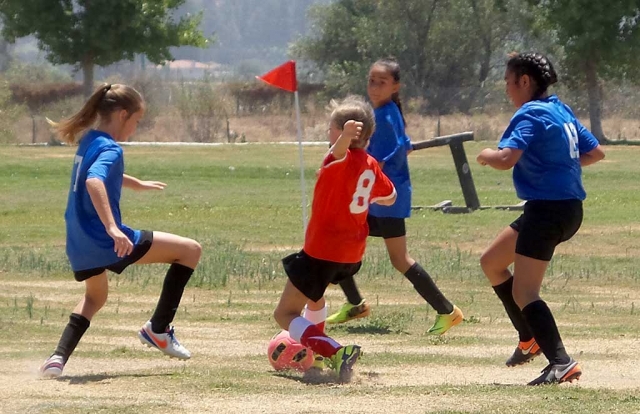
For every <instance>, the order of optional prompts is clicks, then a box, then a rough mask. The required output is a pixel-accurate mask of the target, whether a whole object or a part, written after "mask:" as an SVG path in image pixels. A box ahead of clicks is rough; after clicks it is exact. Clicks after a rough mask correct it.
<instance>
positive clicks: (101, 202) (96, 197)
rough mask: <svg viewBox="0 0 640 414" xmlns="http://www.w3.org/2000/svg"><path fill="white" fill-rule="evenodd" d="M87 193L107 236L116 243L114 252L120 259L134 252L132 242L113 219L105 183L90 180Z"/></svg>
mask: <svg viewBox="0 0 640 414" xmlns="http://www.w3.org/2000/svg"><path fill="white" fill-rule="evenodd" d="M86 184H87V192H88V193H89V197H91V203H92V204H93V207H94V208H95V209H96V212H97V213H98V217H100V221H101V222H102V224H103V225H104V228H105V229H106V230H107V234H109V237H111V238H112V239H113V241H114V251H115V252H116V254H117V255H118V257H124V256H126V255H128V254H130V253H131V251H132V250H133V243H131V240H129V238H128V237H127V236H126V235H125V234H124V233H123V232H122V231H121V230H120V229H119V228H118V226H117V225H116V221H115V219H114V218H113V212H112V211H111V206H110V205H109V197H108V196H107V189H106V188H105V186H104V183H103V182H102V181H101V180H100V179H98V178H89V179H87V181H86Z"/></svg>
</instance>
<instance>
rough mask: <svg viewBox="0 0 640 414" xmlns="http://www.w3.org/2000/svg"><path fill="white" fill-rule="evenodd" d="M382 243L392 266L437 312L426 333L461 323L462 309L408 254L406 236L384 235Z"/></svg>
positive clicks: (440, 330)
mask: <svg viewBox="0 0 640 414" xmlns="http://www.w3.org/2000/svg"><path fill="white" fill-rule="evenodd" d="M403 222H404V221H403ZM403 233H404V232H403ZM384 243H385V245H386V247H387V252H388V253H389V259H390V260H391V264H392V265H393V267H395V268H396V269H397V270H398V271H399V272H400V273H402V274H403V275H404V276H405V277H406V278H407V279H408V280H409V281H410V282H411V284H412V285H413V288H414V289H415V290H416V292H418V293H419V294H420V296H422V298H423V299H424V300H425V301H427V303H428V304H429V305H430V306H431V307H432V308H434V309H435V310H436V312H437V315H436V319H435V322H434V324H433V326H432V327H431V328H430V329H429V331H428V333H430V334H434V335H442V334H444V333H445V332H447V331H448V330H449V329H450V328H452V327H454V326H456V325H458V324H459V323H461V322H462V319H463V315H462V311H461V310H460V309H459V308H458V307H457V306H455V305H454V304H453V303H451V302H449V300H447V298H446V297H445V296H444V294H442V292H441V291H440V289H438V286H436V284H435V282H434V281H433V279H432V278H431V276H430V275H429V273H427V271H426V270H424V269H423V268H422V266H420V264H419V263H418V262H416V261H415V260H413V258H411V256H409V252H408V251H407V236H406V235H402V236H398V237H389V238H387V237H385V239H384Z"/></svg>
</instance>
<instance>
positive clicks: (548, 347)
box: [522, 300, 571, 364]
mask: <svg viewBox="0 0 640 414" xmlns="http://www.w3.org/2000/svg"><path fill="white" fill-rule="evenodd" d="M522 314H523V315H524V317H525V319H526V320H527V323H528V324H529V327H530V328H531V332H533V336H534V337H535V338H536V342H537V343H538V346H540V349H542V352H543V353H544V355H545V356H546V357H547V359H548V360H549V363H550V364H566V363H568V362H569V361H570V360H571V358H569V355H568V354H567V351H566V350H565V349H564V345H563V344H562V339H561V338H560V332H558V326H557V325H556V321H555V319H553V315H552V314H551V310H550V309H549V307H548V306H547V304H546V303H545V302H544V301H543V300H537V301H535V302H531V303H530V304H528V305H527V306H525V307H524V309H522Z"/></svg>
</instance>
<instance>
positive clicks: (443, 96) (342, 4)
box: [293, 0, 522, 114]
mask: <svg viewBox="0 0 640 414" xmlns="http://www.w3.org/2000/svg"><path fill="white" fill-rule="evenodd" d="M521 6H522V4H521V2H518V1H516V0H503V1H498V0H448V1H443V0H384V1H383V0H337V1H335V2H333V3H331V4H329V5H327V6H319V7H315V8H313V9H312V12H311V15H310V16H311V21H312V25H311V27H312V32H311V34H310V35H309V36H307V37H306V38H303V39H302V40H300V41H299V42H298V43H296V45H295V46H294V49H293V51H294V53H295V54H296V55H297V56H299V57H302V58H305V59H309V60H311V61H313V62H315V63H316V64H317V65H318V67H319V69H320V70H321V71H322V72H323V73H324V74H325V75H326V77H327V83H328V86H329V87H330V88H331V87H333V89H334V91H335V92H339V93H347V92H360V93H362V92H363V91H364V86H365V82H364V79H365V76H366V72H367V70H368V68H369V65H371V63H373V62H374V61H375V60H377V59H379V58H381V57H385V56H388V55H393V56H395V57H396V58H397V59H398V61H399V62H400V65H401V67H402V68H403V74H402V82H403V83H404V84H405V86H406V88H405V89H404V91H405V92H404V94H405V95H406V96H407V97H413V96H417V97H421V98H425V99H426V100H427V103H428V104H427V105H426V106H425V107H424V108H422V109H423V110H425V111H430V112H438V113H441V114H444V113H449V112H452V111H462V112H468V111H469V110H470V109H471V108H472V107H473V105H474V104H476V103H477V100H478V97H479V96H480V95H481V92H482V90H483V87H484V82H485V81H486V80H487V78H488V77H489V75H490V73H491V69H492V68H493V67H494V66H495V62H496V60H498V59H499V60H500V61H502V60H503V59H504V55H505V54H504V50H503V49H502V48H503V47H504V43H505V41H506V39H507V38H508V37H509V36H510V34H511V33H512V32H513V31H514V30H515V28H516V27H517V25H516V24H515V22H516V21H517V22H521V20H518V19H514V18H513V16H514V15H515V14H516V13H518V12H519V10H520V9H521V8H522V7H521ZM501 63H502V62H501Z"/></svg>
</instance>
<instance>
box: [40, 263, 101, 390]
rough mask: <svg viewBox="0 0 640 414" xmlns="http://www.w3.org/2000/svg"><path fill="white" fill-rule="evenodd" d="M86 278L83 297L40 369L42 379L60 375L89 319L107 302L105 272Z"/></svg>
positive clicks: (87, 326)
mask: <svg viewBox="0 0 640 414" xmlns="http://www.w3.org/2000/svg"><path fill="white" fill-rule="evenodd" d="M78 275H81V276H80V279H79V280H83V277H84V276H82V272H78V273H76V279H78ZM86 275H87V273H86V272H85V276H86ZM86 277H88V278H87V279H84V282H85V294H84V296H83V297H82V299H81V300H80V302H79V303H78V304H77V305H76V307H75V308H74V309H73V312H72V313H71V315H70V316H69V322H68V323H67V326H66V327H65V328H64V330H63V331H62V335H61V337H60V340H59V341H58V346H57V347H56V350H55V351H54V352H53V354H52V355H51V356H50V357H49V358H47V360H46V361H45V362H44V363H43V364H42V366H41V367H40V374H41V375H42V376H43V377H46V378H56V377H59V376H60V375H61V374H62V370H63V369H64V365H65V364H66V363H67V361H68V360H69V357H70V356H71V354H72V353H73V351H74V350H75V349H76V346H77V345H78V343H79V342H80V339H81V338H82V336H83V335H84V334H85V332H86V331H87V329H89V325H90V323H91V319H92V318H93V316H94V315H95V314H96V313H97V312H98V311H99V310H100V309H101V308H102V307H103V306H104V304H105V303H106V301H107V296H108V291H109V282H108V279H107V272H106V271H104V270H102V271H101V272H100V273H98V274H97V275H93V276H86Z"/></svg>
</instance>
